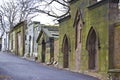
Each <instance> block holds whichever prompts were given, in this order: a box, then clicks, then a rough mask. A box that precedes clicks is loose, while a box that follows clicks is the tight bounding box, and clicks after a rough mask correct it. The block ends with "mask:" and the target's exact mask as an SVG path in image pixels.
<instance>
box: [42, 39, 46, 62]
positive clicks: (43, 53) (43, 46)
mask: <svg viewBox="0 0 120 80" xmlns="http://www.w3.org/2000/svg"><path fill="white" fill-rule="evenodd" d="M45 52H46V43H45V40H44V39H42V53H41V62H43V63H44V62H45Z"/></svg>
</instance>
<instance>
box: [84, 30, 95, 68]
mask: <svg viewBox="0 0 120 80" xmlns="http://www.w3.org/2000/svg"><path fill="white" fill-rule="evenodd" d="M86 46H87V50H88V68H89V69H90V70H94V69H96V67H97V63H96V62H97V36H96V32H95V30H94V29H93V28H91V29H90V32H89V34H88V38H87V45H86Z"/></svg>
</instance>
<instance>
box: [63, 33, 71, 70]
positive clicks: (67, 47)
mask: <svg viewBox="0 0 120 80" xmlns="http://www.w3.org/2000/svg"><path fill="white" fill-rule="evenodd" d="M62 52H63V67H64V68H68V67H69V52H70V44H69V39H68V37H67V35H66V34H65V36H64V38H63V44H62Z"/></svg>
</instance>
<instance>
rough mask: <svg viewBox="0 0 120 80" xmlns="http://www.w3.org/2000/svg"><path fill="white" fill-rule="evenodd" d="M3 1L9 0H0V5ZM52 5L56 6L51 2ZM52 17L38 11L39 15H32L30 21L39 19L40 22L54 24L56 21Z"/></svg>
mask: <svg viewBox="0 0 120 80" xmlns="http://www.w3.org/2000/svg"><path fill="white" fill-rule="evenodd" d="M4 1H5V2H6V1H9V0H1V1H0V5H1V4H3V2H4ZM53 5H57V6H58V4H56V3H55V4H53ZM57 12H58V11H57ZM54 19H55V18H53V17H50V16H48V15H46V14H42V13H39V15H38V16H37V17H34V18H33V19H32V21H39V22H40V23H41V24H47V25H54V24H55V23H58V22H57V21H54Z"/></svg>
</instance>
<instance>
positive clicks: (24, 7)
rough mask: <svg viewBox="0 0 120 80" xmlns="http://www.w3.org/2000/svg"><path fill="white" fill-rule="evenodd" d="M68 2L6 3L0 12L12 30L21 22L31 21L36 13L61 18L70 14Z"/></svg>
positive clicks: (29, 0) (23, 0) (19, 0)
mask: <svg viewBox="0 0 120 80" xmlns="http://www.w3.org/2000/svg"><path fill="white" fill-rule="evenodd" d="M68 2H69V1H68V0H16V1H15V0H12V1H9V2H4V4H3V5H1V7H0V11H1V14H2V17H3V18H2V19H3V20H4V21H5V22H7V23H8V24H9V28H12V27H13V26H14V25H16V24H17V23H19V22H21V21H24V20H31V19H32V18H33V17H35V16H36V13H44V14H48V15H49V16H52V17H55V18H61V17H63V16H65V15H67V14H68V13H69V10H70V8H69V5H68ZM55 4H58V5H59V6H56V5H55ZM60 7H61V8H60ZM5 24H6V23H5ZM5 24H3V25H5ZM4 28H5V27H4Z"/></svg>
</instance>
